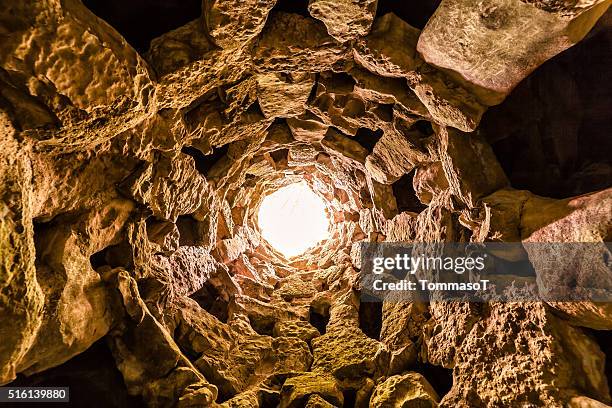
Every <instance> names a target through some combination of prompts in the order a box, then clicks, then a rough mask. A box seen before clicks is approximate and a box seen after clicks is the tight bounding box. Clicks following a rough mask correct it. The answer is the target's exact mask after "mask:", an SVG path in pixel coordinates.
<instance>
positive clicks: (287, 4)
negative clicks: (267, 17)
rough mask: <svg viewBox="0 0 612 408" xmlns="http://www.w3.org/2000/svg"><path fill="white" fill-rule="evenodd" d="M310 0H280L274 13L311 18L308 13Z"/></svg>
mask: <svg viewBox="0 0 612 408" xmlns="http://www.w3.org/2000/svg"><path fill="white" fill-rule="evenodd" d="M308 3H309V1H308V0H278V1H277V2H276V5H275V6H274V8H273V9H272V11H282V12H284V13H293V14H299V15H301V16H304V17H310V14H309V13H308Z"/></svg>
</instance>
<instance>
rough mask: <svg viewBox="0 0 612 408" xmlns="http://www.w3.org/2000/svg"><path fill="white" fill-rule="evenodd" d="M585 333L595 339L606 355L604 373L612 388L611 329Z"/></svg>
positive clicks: (587, 330)
mask: <svg viewBox="0 0 612 408" xmlns="http://www.w3.org/2000/svg"><path fill="white" fill-rule="evenodd" d="M585 331H586V332H587V334H589V335H590V336H591V337H593V338H594V339H595V341H596V342H597V344H598V345H599V348H600V349H601V351H603V353H604V354H605V355H606V365H605V369H604V373H605V375H606V378H607V379H608V387H609V388H610V389H612V330H589V329H585Z"/></svg>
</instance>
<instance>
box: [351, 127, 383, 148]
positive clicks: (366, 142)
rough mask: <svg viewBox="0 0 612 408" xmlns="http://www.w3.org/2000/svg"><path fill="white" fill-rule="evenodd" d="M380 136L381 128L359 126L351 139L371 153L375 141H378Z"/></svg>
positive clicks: (381, 133)
mask: <svg viewBox="0 0 612 408" xmlns="http://www.w3.org/2000/svg"><path fill="white" fill-rule="evenodd" d="M382 136H383V131H382V130H381V129H377V130H376V131H371V130H370V129H367V128H359V129H358V130H357V134H355V136H354V137H353V139H354V140H355V141H356V142H357V143H359V144H360V145H361V146H363V147H364V148H365V149H366V150H367V151H368V152H370V153H372V152H373V151H374V146H375V145H376V142H378V141H379V140H380V138H381V137H382Z"/></svg>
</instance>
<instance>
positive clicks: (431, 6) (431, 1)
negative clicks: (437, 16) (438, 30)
mask: <svg viewBox="0 0 612 408" xmlns="http://www.w3.org/2000/svg"><path fill="white" fill-rule="evenodd" d="M441 1H442V0H414V1H400V0H378V8H377V9H376V16H377V17H380V16H384V15H385V14H387V13H394V14H395V15H396V16H398V17H399V18H401V19H402V20H404V21H405V22H407V23H408V24H410V25H411V26H413V27H416V28H420V29H423V28H425V25H426V24H427V22H428V21H429V18H430V17H431V16H432V15H433V13H434V12H435V11H436V9H437V8H438V6H439V5H440V2H441Z"/></svg>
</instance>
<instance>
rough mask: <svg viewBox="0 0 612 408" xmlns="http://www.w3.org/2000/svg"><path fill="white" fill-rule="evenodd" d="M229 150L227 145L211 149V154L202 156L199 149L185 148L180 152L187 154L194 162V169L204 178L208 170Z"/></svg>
mask: <svg viewBox="0 0 612 408" xmlns="http://www.w3.org/2000/svg"><path fill="white" fill-rule="evenodd" d="M228 150H229V143H228V144H226V145H223V146H220V147H217V148H214V149H213V152H212V153H211V154H204V153H202V152H201V151H200V150H199V149H196V148H195V147H191V146H185V147H183V148H182V149H181V152H183V153H185V154H188V155H189V156H191V157H193V159H194V160H195V167H196V170H198V172H199V173H200V174H201V175H203V176H206V175H208V172H209V171H210V169H211V168H212V167H213V166H214V165H215V164H216V163H217V162H218V161H219V160H221V158H222V157H223V156H225V155H226V154H227V152H228Z"/></svg>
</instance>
